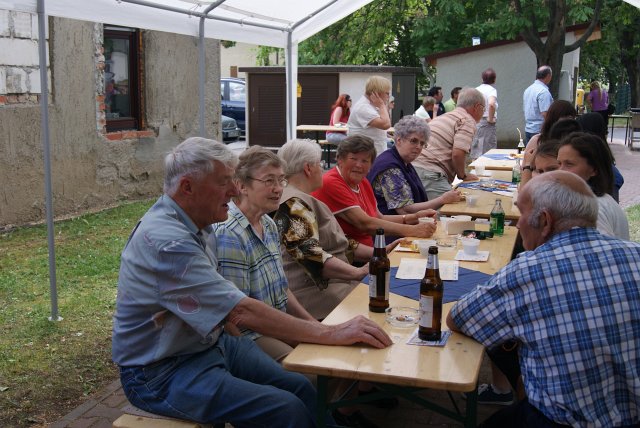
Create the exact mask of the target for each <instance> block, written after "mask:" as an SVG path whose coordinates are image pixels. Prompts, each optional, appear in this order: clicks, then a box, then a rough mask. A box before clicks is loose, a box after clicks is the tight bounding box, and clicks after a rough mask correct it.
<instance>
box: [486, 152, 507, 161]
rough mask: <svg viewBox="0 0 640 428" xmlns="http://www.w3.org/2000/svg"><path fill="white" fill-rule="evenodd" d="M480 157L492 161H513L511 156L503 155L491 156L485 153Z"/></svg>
mask: <svg viewBox="0 0 640 428" xmlns="http://www.w3.org/2000/svg"><path fill="white" fill-rule="evenodd" d="M482 157H485V158H489V159H493V160H513V158H512V157H511V156H509V155H508V154H503V153H491V154H489V153H485V154H483V155H482Z"/></svg>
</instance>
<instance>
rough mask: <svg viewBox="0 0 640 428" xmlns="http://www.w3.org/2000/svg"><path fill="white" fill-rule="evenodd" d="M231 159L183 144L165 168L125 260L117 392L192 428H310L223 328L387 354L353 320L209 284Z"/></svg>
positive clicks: (243, 342) (299, 386)
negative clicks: (211, 239)
mask: <svg viewBox="0 0 640 428" xmlns="http://www.w3.org/2000/svg"><path fill="white" fill-rule="evenodd" d="M236 165H237V158H236V156H235V154H233V152H232V151H231V150H230V149H228V148H227V147H226V146H224V145H223V144H221V143H218V142H216V141H212V140H206V139H204V138H189V139H187V140H186V141H184V142H183V143H181V144H180V145H178V146H177V147H176V148H175V149H174V150H173V151H172V152H171V153H169V154H168V155H167V156H166V158H165V178H164V195H162V196H161V197H160V198H159V199H158V201H157V202H156V203H155V204H154V205H153V206H152V207H151V208H150V209H149V211H148V212H147V213H146V214H145V215H144V216H143V217H142V219H141V220H140V221H139V222H138V224H137V225H136V227H135V228H134V230H133V232H132V233H131V236H130V237H129V241H128V242H127V244H126V246H125V249H124V251H123V252H122V259H121V266H120V277H119V280H118V296H117V299H116V311H115V314H114V318H113V346H112V347H113V360H114V361H115V362H116V363H117V364H118V366H119V367H120V378H121V382H122V385H123V389H124V392H125V394H126V396H127V398H128V399H129V401H130V402H131V403H132V404H134V405H135V406H137V407H139V408H141V409H143V410H146V411H148V412H152V413H156V414H160V415H165V416H169V417H173V418H178V419H186V420H191V421H196V422H199V423H207V424H213V423H219V422H230V423H231V424H233V426H236V427H243V426H273V427H276V426H277V427H291V428H293V427H313V426H315V422H314V419H315V402H316V393H315V390H314V388H313V386H312V385H311V383H310V382H309V381H308V380H307V378H305V377H304V376H302V375H300V374H297V373H292V372H287V371H285V370H284V369H282V367H281V366H280V365H279V364H278V363H276V362H275V361H273V360H272V359H271V358H270V357H268V356H267V355H266V354H264V353H263V352H262V351H261V350H260V349H258V348H257V346H256V345H255V344H254V343H253V341H252V340H249V339H246V338H240V337H234V336H231V335H228V334H226V333H225V332H224V328H223V327H222V326H223V325H224V324H225V322H229V323H233V324H235V325H236V326H239V327H245V328H250V329H252V330H254V331H257V332H259V333H263V334H267V335H270V336H272V337H275V338H280V339H285V340H291V341H296V342H313V343H321V344H336V345H338V344H352V343H365V344H368V345H371V346H374V347H377V348H384V347H385V346H389V345H390V344H391V339H390V338H389V336H388V335H387V334H386V333H384V331H382V330H381V329H380V328H379V327H378V325H377V324H375V323H373V322H372V321H370V320H368V319H366V318H364V317H357V318H354V319H352V320H350V321H348V322H346V323H343V324H339V325H334V326H328V325H323V324H320V323H319V322H317V321H306V320H302V319H298V318H294V317H292V316H290V315H288V314H286V313H284V312H281V311H278V310H277V309H274V308H272V307H269V306H267V305H265V304H264V303H263V302H261V301H258V300H256V299H251V298H249V297H247V296H246V295H245V294H244V293H242V292H241V291H240V290H238V289H237V288H236V287H235V285H233V283H231V282H230V281H227V280H226V279H224V278H223V277H222V276H220V275H219V274H218V273H217V270H216V267H217V262H216V259H215V257H214V255H213V253H212V252H211V249H209V248H208V247H207V245H206V238H207V234H208V233H209V232H210V230H211V229H210V226H209V225H210V224H212V223H215V222H219V221H224V220H225V219H226V218H227V211H228V209H229V206H228V203H229V201H230V199H231V197H233V196H235V195H237V189H236V187H235V184H234V183H233V180H232V179H233V175H234V168H235V166H236Z"/></svg>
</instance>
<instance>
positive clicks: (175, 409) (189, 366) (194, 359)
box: [120, 334, 316, 428]
mask: <svg viewBox="0 0 640 428" xmlns="http://www.w3.org/2000/svg"><path fill="white" fill-rule="evenodd" d="M120 379H121V382H122V386H123V389H124V392H125V394H126V396H127V398H128V399H129V401H130V402H131V403H132V404H133V405H135V406H137V407H138V408H140V409H142V410H146V411H147V412H151V413H156V414H159V415H165V416H170V417H174V418H178V419H185V420H190V421H195V422H199V423H206V424H213V423H221V422H229V423H231V424H232V425H233V426H234V427H258V426H260V427H291V428H294V427H314V426H315V416H316V391H315V389H314V388H313V386H312V385H311V383H310V382H309V380H308V379H307V378H305V377H304V376H303V375H301V374H299V373H292V372H288V371H286V370H284V369H283V368H282V367H281V366H280V365H279V364H278V363H276V362H275V361H273V360H272V359H271V358H270V357H269V356H267V355H266V354H265V353H263V352H262V351H261V350H260V349H259V348H258V347H257V345H255V344H254V343H253V341H252V340H248V339H244V338H238V337H233V336H229V335H227V334H222V335H221V336H220V338H219V339H218V342H217V343H216V345H215V346H214V347H212V348H210V349H208V350H206V351H204V352H200V353H197V354H190V355H185V356H180V357H172V358H166V359H164V360H161V361H159V362H156V363H154V364H150V365H148V366H138V367H121V368H120Z"/></svg>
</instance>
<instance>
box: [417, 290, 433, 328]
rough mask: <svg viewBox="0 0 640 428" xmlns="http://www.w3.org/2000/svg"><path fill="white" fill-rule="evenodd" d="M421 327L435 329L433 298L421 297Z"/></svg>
mask: <svg viewBox="0 0 640 428" xmlns="http://www.w3.org/2000/svg"><path fill="white" fill-rule="evenodd" d="M420 327H426V328H431V327H433V297H431V296H420Z"/></svg>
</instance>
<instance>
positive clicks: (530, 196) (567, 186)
mask: <svg viewBox="0 0 640 428" xmlns="http://www.w3.org/2000/svg"><path fill="white" fill-rule="evenodd" d="M521 198H522V199H523V203H524V204H527V205H529V206H530V207H531V213H530V214H529V215H528V221H529V223H530V225H531V226H534V227H536V222H537V221H539V217H540V215H541V214H542V213H543V212H545V213H547V214H548V215H549V217H550V220H552V222H553V228H552V232H553V233H552V234H555V233H559V232H562V231H564V230H568V229H571V228H573V227H595V226H596V222H597V220H598V200H597V199H596V196H595V195H594V194H593V192H592V191H591V188H590V187H589V185H588V184H587V183H586V182H585V181H584V180H583V179H582V178H580V177H579V176H577V175H575V174H572V173H570V172H567V171H559V170H558V171H551V172H547V173H545V174H541V175H538V176H536V177H534V178H533V179H532V180H530V181H529V182H528V183H527V184H526V185H525V186H524V188H523V189H522V192H521V195H520V197H519V198H518V205H520V199H521Z"/></svg>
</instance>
